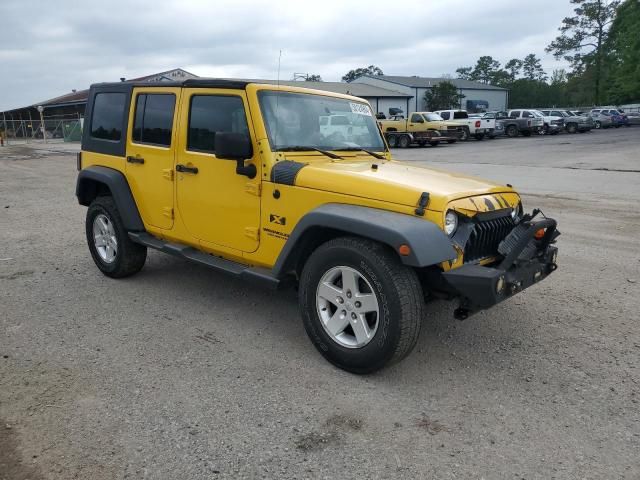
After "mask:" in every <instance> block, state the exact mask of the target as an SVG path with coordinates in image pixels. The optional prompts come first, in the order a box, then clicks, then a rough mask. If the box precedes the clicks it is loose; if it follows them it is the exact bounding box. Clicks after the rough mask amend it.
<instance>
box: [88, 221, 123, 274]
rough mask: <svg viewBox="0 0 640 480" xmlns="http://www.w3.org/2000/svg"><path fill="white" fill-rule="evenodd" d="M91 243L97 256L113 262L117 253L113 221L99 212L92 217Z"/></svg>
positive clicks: (107, 261) (106, 261)
mask: <svg viewBox="0 0 640 480" xmlns="http://www.w3.org/2000/svg"><path fill="white" fill-rule="evenodd" d="M93 244H94V246H95V247H96V252H98V256H99V257H100V259H101V260H102V261H103V262H105V263H113V262H114V261H115V259H116V255H117V254H118V239H117V238H116V231H115V229H114V227H113V222H112V221H111V220H110V219H109V217H107V216H106V215H105V214H103V213H100V214H98V215H96V218H94V219H93Z"/></svg>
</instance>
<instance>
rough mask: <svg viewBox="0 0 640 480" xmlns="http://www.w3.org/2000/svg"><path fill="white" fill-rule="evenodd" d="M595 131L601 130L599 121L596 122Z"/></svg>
mask: <svg viewBox="0 0 640 480" xmlns="http://www.w3.org/2000/svg"><path fill="white" fill-rule="evenodd" d="M594 126H595V127H596V129H597V130H600V129H601V128H602V123H600V122H599V121H596V123H595V125H594Z"/></svg>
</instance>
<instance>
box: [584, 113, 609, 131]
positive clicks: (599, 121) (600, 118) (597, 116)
mask: <svg viewBox="0 0 640 480" xmlns="http://www.w3.org/2000/svg"><path fill="white" fill-rule="evenodd" d="M589 116H590V117H591V118H592V119H593V127H594V128H596V129H600V128H609V127H612V126H613V120H611V115H609V114H608V113H602V112H591V113H589Z"/></svg>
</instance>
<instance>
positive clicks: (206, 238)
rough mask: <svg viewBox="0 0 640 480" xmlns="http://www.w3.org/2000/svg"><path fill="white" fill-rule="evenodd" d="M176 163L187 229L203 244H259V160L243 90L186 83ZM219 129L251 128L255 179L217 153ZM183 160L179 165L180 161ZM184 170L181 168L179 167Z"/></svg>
mask: <svg viewBox="0 0 640 480" xmlns="http://www.w3.org/2000/svg"><path fill="white" fill-rule="evenodd" d="M182 95H183V97H182V102H181V105H182V107H181V111H180V125H181V127H180V128H181V129H184V130H185V131H183V132H181V134H180V145H179V147H178V148H179V150H178V156H177V160H176V162H177V165H176V188H177V197H176V198H177V206H178V210H179V212H180V217H181V218H182V220H183V222H184V224H185V226H186V228H187V230H188V231H189V233H191V235H193V236H194V237H196V238H197V239H199V240H200V241H201V242H203V243H204V244H214V245H221V246H225V247H228V248H233V249H236V250H239V251H242V252H253V251H255V250H256V249H257V248H258V243H259V242H258V240H259V239H258V233H259V227H260V196H259V195H260V190H259V187H260V176H261V162H259V161H257V156H258V152H257V148H256V142H255V135H254V132H253V131H252V129H251V127H250V126H251V122H250V121H249V120H248V118H247V112H248V107H247V99H246V94H245V92H244V91H243V90H237V91H236V90H228V89H205V88H191V89H184V90H183V93H182ZM217 132H237V133H246V134H248V135H249V136H250V137H251V139H252V143H253V145H254V148H253V150H254V158H253V159H252V160H247V162H246V163H247V164H248V163H249V162H253V163H254V164H255V166H256V167H257V169H258V174H257V175H256V177H255V178H254V179H249V178H248V177H246V176H244V175H238V174H237V173H236V162H235V161H232V160H224V159H220V158H217V157H216V151H215V136H216V133H217ZM178 165H180V167H178ZM177 170H181V171H177Z"/></svg>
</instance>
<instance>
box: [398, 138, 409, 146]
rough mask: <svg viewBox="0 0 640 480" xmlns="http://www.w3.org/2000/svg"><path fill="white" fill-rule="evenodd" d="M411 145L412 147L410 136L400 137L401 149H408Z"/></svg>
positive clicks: (399, 144)
mask: <svg viewBox="0 0 640 480" xmlns="http://www.w3.org/2000/svg"><path fill="white" fill-rule="evenodd" d="M409 145H411V139H410V138H409V135H400V138H399V139H398V146H399V147H400V148H407V147H408V146H409Z"/></svg>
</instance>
